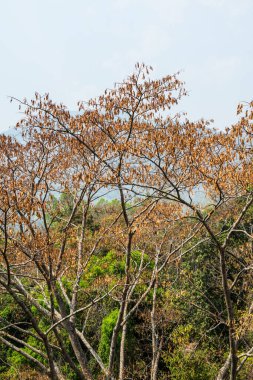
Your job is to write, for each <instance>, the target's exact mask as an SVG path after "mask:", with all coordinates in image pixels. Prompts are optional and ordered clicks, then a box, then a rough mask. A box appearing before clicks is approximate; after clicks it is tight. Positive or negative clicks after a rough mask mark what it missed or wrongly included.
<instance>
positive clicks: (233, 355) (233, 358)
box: [220, 249, 238, 380]
mask: <svg viewBox="0 0 253 380" xmlns="http://www.w3.org/2000/svg"><path fill="white" fill-rule="evenodd" d="M220 269H221V276H222V287H223V292H224V297H225V302H226V309H227V314H228V329H229V348H230V380H236V373H237V361H238V358H237V347H236V346H237V344H236V337H235V321H234V310H233V305H232V301H231V292H230V289H229V285H228V279H227V268H226V259H225V250H224V249H220Z"/></svg>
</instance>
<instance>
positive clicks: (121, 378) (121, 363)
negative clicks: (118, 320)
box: [119, 302, 128, 380]
mask: <svg viewBox="0 0 253 380" xmlns="http://www.w3.org/2000/svg"><path fill="white" fill-rule="evenodd" d="M127 306H128V302H126V305H125V309H124V313H123V320H124V319H125V318H126V315H127ZM126 335H127V322H126V323H125V324H124V325H123V328H122V336H121V341H120V357H119V380H124V372H125V346H126Z"/></svg>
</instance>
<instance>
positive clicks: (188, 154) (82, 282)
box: [0, 64, 253, 380]
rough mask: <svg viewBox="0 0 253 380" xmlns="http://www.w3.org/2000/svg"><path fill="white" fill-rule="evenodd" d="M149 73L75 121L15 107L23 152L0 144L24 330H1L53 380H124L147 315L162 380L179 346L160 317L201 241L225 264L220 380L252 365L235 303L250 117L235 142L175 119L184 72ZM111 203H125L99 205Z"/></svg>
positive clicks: (248, 201) (6, 237)
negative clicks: (110, 198) (20, 113)
mask: <svg viewBox="0 0 253 380" xmlns="http://www.w3.org/2000/svg"><path fill="white" fill-rule="evenodd" d="M151 70H152V68H150V67H146V66H145V65H139V64H137V65H136V70H135V72H134V73H133V74H132V75H131V76H129V77H128V78H127V79H126V80H125V81H124V82H122V83H119V84H117V85H115V88H114V89H112V90H106V91H105V93H104V94H103V95H102V96H100V97H99V98H98V99H92V100H90V101H89V102H88V104H86V103H81V102H80V103H79V113H78V114H77V115H75V116H74V115H71V114H70V112H69V111H68V110H67V108H66V107H65V106H63V105H62V104H59V105H57V104H55V103H53V102H52V100H50V99H49V96H48V95H45V96H40V95H39V94H36V96H35V99H34V100H32V101H31V102H28V101H27V100H24V101H19V103H20V106H21V107H24V109H25V111H24V112H25V116H24V118H23V119H22V120H21V121H20V122H19V123H18V125H17V127H18V128H21V129H22V133H23V141H22V142H17V141H16V140H15V139H14V138H9V137H8V138H7V137H4V136H2V137H1V141H0V144H1V153H0V155H1V163H2V164H1V168H0V170H1V183H0V191H1V201H0V202H1V204H0V228H1V232H0V234H1V235H0V248H1V257H2V261H1V277H0V284H1V289H2V292H3V293H2V294H3V297H4V296H5V294H6V293H7V294H8V296H11V297H12V299H13V302H14V303H15V304H16V305H18V307H19V309H20V311H21V314H22V320H20V321H19V320H18V321H17V320H15V321H9V320H3V321H2V322H1V323H2V328H1V333H0V340H1V342H2V343H3V344H5V345H6V346H8V347H9V348H10V349H11V350H14V351H16V352H17V353H18V355H21V356H23V357H24V358H25V359H26V360H27V361H28V362H30V363H31V364H32V365H34V366H35V367H36V368H38V369H39V370H40V371H41V372H43V373H45V374H46V375H48V376H49V377H50V378H52V379H64V378H69V377H70V376H72V377H76V378H78V379H93V378H106V379H115V378H119V379H120V380H123V379H124V378H125V377H126V375H127V373H128V372H129V370H130V368H131V365H132V364H131V363H133V358H131V353H129V352H128V351H127V349H126V348H127V347H126V346H127V345H128V344H130V341H131V336H132V335H131V334H132V333H131V330H132V329H133V324H134V323H137V322H136V319H138V316H140V315H141V314H140V312H141V310H142V309H143V315H144V316H145V318H143V321H142V322H141V325H143V324H144V325H146V326H148V330H149V332H150V337H151V339H150V343H148V344H147V349H146V357H145V358H144V359H141V360H144V362H145V361H148V363H149V364H148V366H149V367H150V370H149V373H148V374H145V375H144V374H143V375H141V376H142V378H144V377H145V376H146V377H145V378H150V377H151V378H152V380H156V379H159V378H160V377H161V376H163V375H162V372H163V370H162V367H163V366H165V365H166V363H165V362H164V355H163V353H164V350H166V348H165V347H166V345H167V344H168V343H170V342H171V344H172V346H173V339H172V341H171V340H170V341H168V334H170V333H171V332H169V331H168V330H167V329H166V327H165V326H166V323H167V322H166V323H165V321H166V318H165V319H163V318H162V319H160V318H159V315H162V310H163V307H162V302H164V303H165V304H166V302H168V300H167V296H165V295H164V291H165V289H167V287H170V288H171V289H173V285H172V281H173V278H174V277H175V273H177V271H178V265H179V263H180V262H181V261H182V260H185V259H184V258H187V257H188V256H189V257H193V258H192V259H191V260H192V261H191V263H192V264H194V263H195V261H196V257H199V256H201V252H202V251H201V252H199V253H198V248H199V247H200V248H201V247H202V249H203V247H204V245H205V244H209V246H210V247H212V249H211V251H210V257H211V260H213V261H216V263H217V262H218V263H219V264H218V268H219V272H218V274H217V271H216V272H215V276H216V277H217V281H219V283H220V291H222V294H223V300H224V310H220V312H219V315H217V319H218V325H219V324H220V323H223V324H224V325H225V326H226V327H227V334H228V347H227V354H228V355H227V359H226V360H225V364H224V363H223V364H224V365H223V364H222V360H223V357H220V358H219V361H218V362H219V364H220V370H217V379H224V378H225V377H226V376H227V374H228V373H229V374H230V379H231V380H234V379H236V378H237V376H238V374H239V372H240V370H241V368H243V365H244V364H243V363H244V362H243V361H244V360H245V359H246V358H248V357H250V353H246V354H245V353H242V354H239V355H238V347H239V346H240V349H241V347H243V346H245V341H244V334H245V329H244V333H242V331H243V329H241V330H240V331H241V336H240V334H239V330H238V329H237V326H238V324H240V315H239V314H238V310H239V308H238V305H237V304H238V299H239V298H240V297H241V295H240V294H241V287H242V286H244V285H243V283H242V282H241V279H242V277H243V278H246V279H247V281H248V284H249V283H250V281H251V277H250V276H249V277H247V276H248V272H249V271H250V270H251V269H252V268H251V267H248V262H249V260H248V258H247V259H245V258H243V259H242V257H241V254H242V252H247V250H248V245H249V244H250V241H251V239H252V231H251V220H250V218H249V214H250V210H251V209H252V203H253V193H252V186H251V184H252V157H251V155H252V133H251V129H252V123H251V119H252V112H250V110H247V111H246V115H245V116H244V117H242V119H241V121H240V122H239V123H238V124H237V125H235V126H232V127H231V128H230V129H228V130H226V131H225V132H219V131H216V130H213V129H211V128H210V123H209V122H205V121H203V120H200V121H197V122H190V121H189V120H188V119H187V118H186V117H185V115H180V114H172V108H173V106H175V105H176V104H177V103H178V102H179V100H180V99H181V97H182V96H184V95H185V94H186V92H185V90H184V87H183V83H182V82H180V81H179V79H178V75H173V76H166V77H164V78H162V79H159V80H155V79H151V76H150V71H151ZM249 106H250V107H253V106H252V104H250V105H249ZM241 110H242V108H239V111H241ZM197 189H202V190H203V191H205V194H206V203H208V204H206V205H205V207H203V205H201V204H200V203H199V200H198V198H197V197H196V195H195V193H196V190H197ZM107 193H113V194H114V195H115V197H117V201H115V202H112V203H110V202H104V203H105V204H103V202H102V207H101V201H100V202H99V200H100V199H101V198H102V197H104V196H106V194H107ZM238 234H239V235H238ZM242 236H243V237H244V239H242V238H241V237H242ZM235 239H236V241H237V243H236V244H234V241H235ZM194 252H195V255H197V256H195V258H194V255H193V256H191V254H192V253H194ZM246 256H247V257H248V256H249V255H248V254H247V255H246ZM245 262H246V263H245ZM216 269H217V266H216V267H215V270H216ZM244 275H246V277H245V276H244ZM168 276H169V277H168ZM235 291H237V292H239V294H238V296H237V294H236V295H235ZM247 295H249V293H247ZM243 298H244V299H245V300H246V299H247V296H246V295H245V294H244V296H243ZM245 302H246V303H247V302H248V301H245ZM245 302H244V303H243V307H242V309H243V310H245ZM175 309H176V307H175ZM174 311H175V310H174ZM175 313H178V312H176V311H175ZM207 313H208V311H207ZM147 315H149V318H148V319H147ZM10 322H11V323H10ZM138 323H139V322H138ZM138 323H137V325H138ZM22 324H24V326H22ZM28 326H29V327H28ZM215 328H216V327H215ZM97 332H99V333H97ZM172 336H173V335H172ZM31 337H32V340H31ZM249 342H251V344H252V345H253V342H252V341H251V340H250V339H249ZM134 345H135V349H136V352H138V349H137V348H138V342H135V343H134ZM245 347H246V346H245ZM216 350H217V348H216ZM224 350H226V347H225V348H224ZM250 350H251V348H250V349H249V350H248V352H251V351H250ZM133 351H134V350H133ZM224 353H225V352H224ZM215 368H216V367H215ZM244 368H245V367H244ZM132 369H133V368H132ZM166 371H167V372H169V371H170V370H169V368H168V367H167V369H166ZM143 373H144V372H143ZM101 376H102V377H101ZM159 376H160V377H159ZM161 378H162V377H161Z"/></svg>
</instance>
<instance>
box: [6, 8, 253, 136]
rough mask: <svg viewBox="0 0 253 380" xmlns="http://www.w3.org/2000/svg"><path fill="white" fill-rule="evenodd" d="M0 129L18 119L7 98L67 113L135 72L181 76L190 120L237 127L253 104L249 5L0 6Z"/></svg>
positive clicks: (252, 16) (252, 33)
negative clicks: (241, 107)
mask: <svg viewBox="0 0 253 380" xmlns="http://www.w3.org/2000/svg"><path fill="white" fill-rule="evenodd" d="M0 4H1V9H0V10H1V11H0V31H1V33H0V49H1V50H0V51H1V60H0V69H1V70H0V115H1V123H0V130H2V131H3V130H6V129H8V127H9V126H13V125H14V124H15V122H16V121H17V120H18V118H19V117H20V115H19V114H18V107H17V105H15V104H13V103H12V104H10V103H9V100H8V99H7V96H8V95H12V96H15V97H19V98H23V97H27V98H31V97H32V96H33V94H34V92H35V91H38V92H41V93H44V92H49V93H50V95H51V97H52V98H53V99H55V100H56V101H62V102H64V103H65V104H67V105H68V107H69V108H70V110H72V111H75V110H76V102H77V101H78V100H87V99H89V98H90V97H93V96H96V95H99V94H100V93H101V92H103V90H104V89H105V88H106V87H112V85H113V83H114V82H115V81H120V80H121V79H123V78H124V77H125V76H126V75H128V74H129V73H131V71H132V69H133V67H134V64H135V63H136V62H137V61H140V62H145V63H146V64H149V65H152V66H153V67H154V69H155V75H156V76H161V75H166V74H172V73H174V72H176V71H178V70H180V69H181V70H183V72H182V74H181V78H182V79H183V80H185V81H186V88H187V89H188V91H189V97H188V98H187V99H186V100H185V101H184V102H183V103H182V104H181V105H180V107H179V108H180V110H181V111H187V112H188V114H189V116H190V117H191V118H192V119H194V120H195V119H198V118H201V117H204V118H214V119H215V126H216V127H217V128H224V127H225V126H227V125H230V124H231V123H233V122H234V121H235V120H236V117H235V112H236V106H237V103H238V102H240V101H244V100H246V101H247V100H248V101H249V100H251V99H253V43H252V37H253V21H252V19H253V0H237V1H236V0H90V1H88V0H71V1H70V0H43V1H41V0H40V1H38V0H22V1H21V0H0Z"/></svg>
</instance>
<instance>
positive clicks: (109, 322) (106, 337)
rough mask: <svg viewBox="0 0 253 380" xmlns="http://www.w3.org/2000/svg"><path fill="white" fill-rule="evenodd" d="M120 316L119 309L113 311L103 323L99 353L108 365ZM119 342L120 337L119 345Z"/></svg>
mask: <svg viewBox="0 0 253 380" xmlns="http://www.w3.org/2000/svg"><path fill="white" fill-rule="evenodd" d="M118 315H119V310H118V309H115V310H112V311H111V312H110V314H108V315H107V316H106V317H105V318H104V319H103V321H102V326H101V338H100V342H99V349H98V352H99V354H100V356H101V358H102V359H103V360H104V361H105V363H108V360H109V353H110V343H111V337H112V333H113V329H114V327H115V325H116V322H117V319H118ZM119 342H120V337H119V338H118V344H119Z"/></svg>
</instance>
